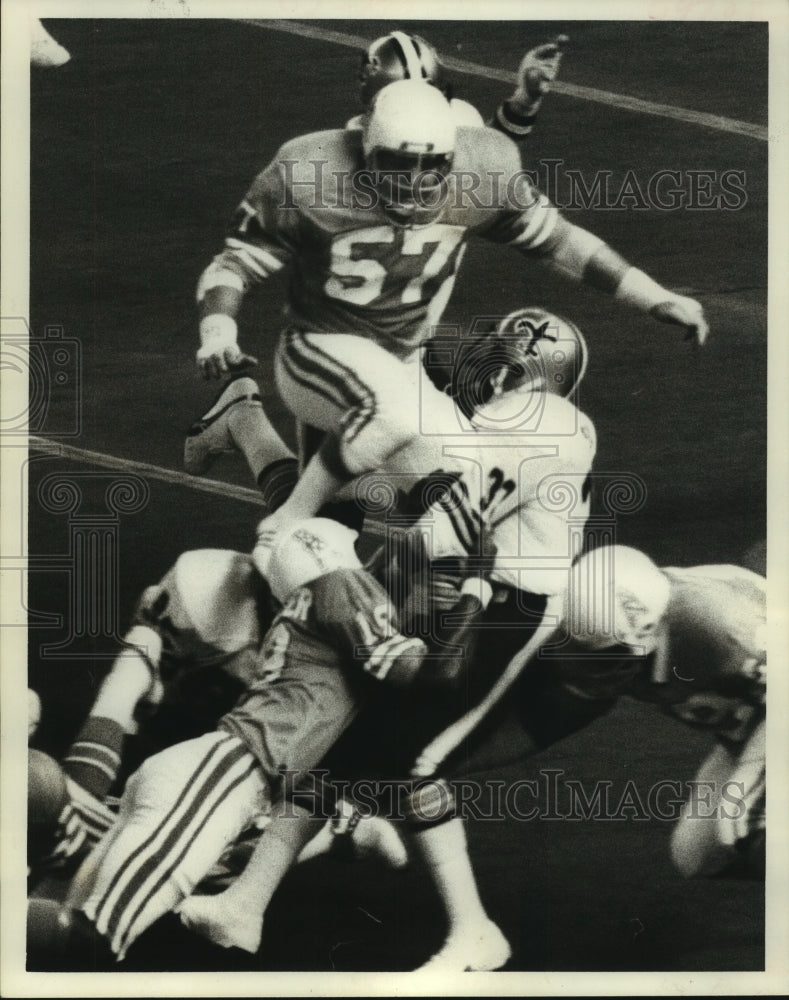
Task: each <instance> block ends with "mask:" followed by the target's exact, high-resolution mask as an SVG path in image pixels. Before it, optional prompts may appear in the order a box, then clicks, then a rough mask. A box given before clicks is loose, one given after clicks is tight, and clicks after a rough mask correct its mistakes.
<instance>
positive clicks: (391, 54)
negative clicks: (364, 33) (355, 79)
mask: <svg viewBox="0 0 789 1000" xmlns="http://www.w3.org/2000/svg"><path fill="white" fill-rule="evenodd" d="M396 80H422V81H423V82H425V83H430V84H433V86H434V87H438V89H439V90H441V91H442V92H444V93H446V92H447V86H446V84H445V82H444V73H443V69H442V66H441V63H440V62H439V59H438V53H437V52H436V50H435V49H434V48H433V46H432V45H431V44H430V43H429V42H426V41H425V40H424V38H420V36H419V35H407V34H406V33H405V32H404V31H393V32H391V33H390V34H388V35H384V36H383V37H381V38H376V40H375V41H374V42H373V43H372V44H371V45H370V47H369V48H368V49H367V51H366V52H365V53H364V55H363V56H362V68H361V72H360V73H359V84H360V94H361V98H362V106H363V107H364V108H369V106H370V103H371V102H372V99H373V97H375V95H376V94H377V93H378V91H379V90H383V88H384V87H385V86H386V85H387V84H389V83H394V82H395V81H396ZM447 96H449V95H448V94H447Z"/></svg>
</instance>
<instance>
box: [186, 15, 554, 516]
mask: <svg viewBox="0 0 789 1000" xmlns="http://www.w3.org/2000/svg"><path fill="white" fill-rule="evenodd" d="M566 41H567V39H566V36H564V35H561V36H559V37H558V38H557V39H555V40H554V41H553V42H548V43H546V44H543V45H539V46H537V47H536V48H534V49H531V50H530V51H529V52H527V53H526V55H525V56H524V58H523V60H522V61H521V64H520V66H519V68H518V74H517V86H516V89H515V92H514V93H513V94H512V96H511V97H510V98H509V99H507V100H506V101H504V102H503V103H502V104H501V105H500V106H499V108H498V109H497V111H496V114H495V115H494V117H493V119H492V121H491V123H490V124H491V125H492V127H494V128H497V129H499V130H500V131H502V132H504V134H505V135H508V136H510V138H512V139H513V140H514V141H515V142H523V141H525V139H526V138H527V137H528V135H529V134H530V133H531V130H532V127H533V125H534V122H535V120H536V117H537V113H538V111H539V108H540V105H541V104H542V101H543V98H544V96H545V94H546V93H548V91H549V90H550V87H551V84H552V83H553V81H554V80H555V79H556V76H557V74H558V71H559V65H560V63H561V59H562V45H563V44H564V43H565V42H566ZM409 79H410V80H421V81H423V82H424V83H426V84H429V85H432V86H434V87H437V88H438V89H439V90H440V91H441V92H442V93H444V94H446V96H447V98H448V99H449V100H450V107H451V110H452V112H453V115H454V117H455V122H456V124H457V125H467V126H468V125H473V126H481V125H483V121H482V116H481V115H480V114H479V112H478V111H477V110H476V108H474V107H473V106H472V105H470V104H469V103H468V102H466V101H461V100H458V99H457V98H454V97H451V91H452V86H451V84H450V83H449V82H448V81H447V79H446V73H445V71H444V69H443V67H442V66H441V63H440V60H439V57H438V53H437V52H436V51H435V49H434V48H433V47H432V46H431V45H430V44H429V43H428V42H426V41H425V40H424V39H423V38H421V37H420V36H418V35H408V34H405V33H404V32H401V31H394V32H391V33H390V34H388V35H384V36H382V37H380V38H377V39H376V40H375V41H374V42H373V43H372V44H371V45H370V46H369V48H368V49H367V51H366V52H365V53H364V55H363V57H362V68H361V72H360V76H359V84H360V86H359V98H360V101H361V105H362V109H363V112H362V114H361V115H358V116H356V117H355V118H352V119H351V120H350V121H349V122H348V123H347V125H346V128H348V129H356V130H361V129H362V126H363V122H364V116H365V115H366V114H367V113H369V110H370V106H371V103H372V100H373V98H374V96H375V95H376V94H377V93H378V91H379V90H381V89H383V87H385V86H386V85H387V84H389V83H393V82H395V81H397V80H409ZM249 360H253V359H249ZM242 367H243V365H242ZM239 404H241V405H239ZM236 449H239V450H241V451H243V453H244V455H245V458H246V460H247V463H248V464H249V467H250V471H251V472H252V476H253V478H254V480H255V482H256V483H257V484H258V485H259V486H260V487H261V490H262V491H263V493H264V496H265V497H266V499H267V501H268V502H269V503H270V504H271V506H272V507H273V508H276V506H278V505H279V503H281V502H282V497H283V496H287V494H288V493H289V492H290V490H291V489H292V487H293V485H294V483H295V481H296V478H297V474H298V463H297V460H296V457H295V455H293V453H292V452H291V450H290V448H288V446H287V445H286V444H285V442H284V441H283V440H282V438H281V437H280V435H279V434H278V433H277V431H276V430H275V429H274V427H273V425H272V424H271V422H270V420H269V419H268V417H267V416H266V413H265V411H264V409H263V405H262V402H261V396H260V390H259V388H258V387H257V386H256V385H254V384H253V383H252V381H251V380H249V381H246V380H244V381H238V382H235V383H234V384H233V383H231V385H230V386H228V387H227V390H226V391H223V392H222V393H220V395H219V398H218V399H217V400H216V402H215V404H214V405H213V406H212V407H211V408H210V409H209V410H208V411H207V413H206V414H205V415H204V416H203V417H202V418H201V419H200V420H199V421H197V422H196V423H195V424H194V425H193V426H192V428H191V429H190V432H189V434H188V436H187V438H186V441H185V445H184V467H185V469H186V471H187V472H190V473H192V474H194V475H201V474H202V473H204V472H205V471H206V470H207V469H208V468H209V465H210V463H211V461H212V460H213V458H214V457H216V456H217V455H220V454H222V453H225V452H230V451H233V450H236Z"/></svg>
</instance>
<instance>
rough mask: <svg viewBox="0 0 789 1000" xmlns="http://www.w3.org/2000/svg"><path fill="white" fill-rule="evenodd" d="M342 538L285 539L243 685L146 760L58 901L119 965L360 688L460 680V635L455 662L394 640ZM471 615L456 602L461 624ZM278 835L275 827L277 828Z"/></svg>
mask: <svg viewBox="0 0 789 1000" xmlns="http://www.w3.org/2000/svg"><path fill="white" fill-rule="evenodd" d="M352 538H353V533H352V532H350V531H349V530H348V529H347V528H343V527H342V526H340V525H338V524H336V523H333V522H327V521H321V520H315V521H311V522H307V523H305V524H302V525H299V526H298V527H297V528H294V529H293V531H292V532H289V533H286V534H285V535H284V536H283V538H282V539H281V540H280V542H279V543H278V546H277V554H278V555H277V557H276V558H275V559H274V560H273V562H272V589H273V591H274V594H275V596H276V597H277V598H279V599H281V600H282V601H283V602H284V604H283V608H282V611H281V612H280V614H279V615H278V616H277V618H276V619H275V621H274V623H273V624H272V627H271V628H270V629H269V631H268V633H267V637H266V641H265V642H264V644H263V647H262V649H261V652H260V655H259V657H258V658H257V663H258V669H257V672H256V675H255V679H254V681H252V683H251V684H250V686H249V688H248V690H247V691H246V692H245V693H244V694H243V695H242V697H241V698H240V700H239V702H238V703H237V704H236V705H235V706H234V708H233V709H232V710H231V711H230V712H229V713H228V714H227V715H225V716H224V717H223V718H222V719H221V720H220V723H219V726H218V728H217V730H216V731H215V732H212V733H209V734H207V735H206V736H204V737H199V738H197V739H196V740H192V741H188V742H187V743H185V744H178V745H176V746H174V747H171V748H170V749H168V750H166V751H163V752H162V753H161V754H158V755H156V756H154V757H153V758H150V759H149V760H147V761H146V762H145V764H144V765H143V766H142V767H141V768H140V769H139V770H138V771H137V772H136V773H135V775H133V776H132V778H131V779H130V781H129V782H128V783H127V785H126V789H125V791H124V794H123V798H122V800H121V806H120V813H119V817H118V821H117V822H116V824H115V825H114V826H113V828H112V829H111V830H110V832H109V833H108V834H107V835H106V836H105V837H104V838H103V839H102V841H101V842H100V843H99V845H98V847H97V848H96V849H95V850H94V851H93V852H92V853H91V854H90V855H89V856H88V858H87V860H86V862H85V863H84V864H83V867H82V868H81V869H80V871H79V872H78V874H77V877H76V878H75V880H74V883H73V887H72V892H71V894H70V897H69V900H68V901H67V902H68V905H69V907H71V908H76V909H78V910H79V911H80V912H81V913H83V914H85V915H86V916H87V917H88V919H89V920H90V921H91V923H92V924H93V925H94V926H95V928H96V930H97V932H98V933H99V934H100V935H101V936H102V937H103V938H105V939H106V941H107V943H108V945H109V947H110V949H111V950H112V952H113V953H114V954H115V955H117V956H118V958H119V959H122V958H123V957H124V955H125V953H126V950H127V949H128V948H129V946H130V945H131V944H132V943H133V941H134V940H136V938H137V937H138V936H139V934H141V933H142V932H143V931H144V930H145V929H146V928H147V927H148V926H150V925H151V923H153V922H154V921H155V920H156V919H157V918H158V917H160V916H162V915H163V914H164V913H166V912H169V911H170V910H172V909H173V908H174V907H175V906H176V905H177V904H178V903H179V902H180V901H181V900H183V899H184V898H185V897H186V896H188V895H189V893H190V892H191V890H192V889H193V888H194V886H195V885H196V884H197V883H198V882H199V881H200V879H201V878H202V877H203V876H204V875H205V874H206V872H207V871H208V870H209V869H210V868H211V866H212V865H213V864H214V862H215V861H216V860H217V859H218V858H219V857H220V855H221V854H222V851H223V850H224V848H225V847H226V846H228V845H229V844H231V843H232V842H233V841H234V840H235V839H236V837H237V836H238V835H239V834H240V833H241V832H243V831H244V830H245V829H246V828H248V827H249V826H250V825H253V824H254V823H255V821H256V818H257V817H258V816H259V815H260V814H261V813H263V814H266V813H267V812H268V809H269V807H270V805H271V802H272V801H273V800H275V799H277V798H278V797H281V794H282V788H281V783H282V773H283V771H286V772H287V773H288V774H291V775H294V774H298V773H300V772H303V771H306V770H308V769H309V768H312V767H314V766H316V765H317V764H318V763H319V762H320V760H321V759H322V757H323V756H324V754H325V753H326V751H327V750H328V748H329V747H330V746H331V745H332V743H333V742H334V741H335V739H336V738H337V736H338V735H339V734H340V733H341V732H342V730H343V729H344V728H345V726H346V725H347V724H348V722H349V720H350V719H351V718H352V717H353V715H354V714H355V713H356V712H357V710H358V708H359V705H360V704H361V703H362V702H363V701H364V699H365V698H366V685H367V684H371V683H372V684H373V687H375V686H376V684H375V683H374V682H372V681H371V678H375V681H376V682H378V681H384V682H385V683H387V684H392V685H394V686H395V687H399V686H409V685H411V684H418V685H420V686H422V685H428V689H432V687H433V686H434V685H435V684H436V683H439V682H441V681H442V680H443V678H444V675H445V673H446V672H447V671H449V672H450V673H453V672H454V673H457V672H458V671H459V669H460V665H459V663H458V662H457V656H458V653H459V655H460V657H461V659H462V655H463V650H464V647H465V642H464V639H463V627H462V626H461V627H460V628H457V627H453V628H452V629H451V630H450V634H449V635H446V634H445V635H444V636H442V637H440V639H443V641H444V644H445V643H446V642H447V640H449V641H450V642H451V644H452V647H453V650H454V651H455V658H453V657H452V656H446V655H440V656H439V657H438V658H436V657H433V658H432V659H431V658H428V656H427V653H428V648H427V647H426V645H425V643H424V642H423V641H422V640H420V639H418V638H412V639H408V638H406V637H404V636H403V635H402V634H400V633H399V632H398V629H397V622H396V619H395V618H394V617H393V614H394V612H393V609H392V605H391V602H390V601H389V598H388V595H387V594H386V592H385V591H384V590H383V589H382V588H381V586H380V584H377V583H376V582H375V580H374V579H373V577H371V576H370V575H369V574H368V573H367V572H366V571H365V570H363V569H362V567H361V564H360V563H359V561H358V559H357V558H356V556H355V553H354V552H353V545H352ZM280 588H282V589H280ZM478 607H479V601H475V600H474V599H473V598H469V599H467V600H463V601H462V602H460V603H459V607H458V613H459V616H460V617H461V618H464V617H465V616H466V610H465V609H466V608H470V610H471V613H472V615H473V614H476V613H477V611H478ZM440 639H439V641H440ZM354 663H358V664H359V666H361V667H362V670H361V671H359V670H358V667H357V670H356V671H354V670H353V669H352V667H353V664H354ZM289 825H290V820H288V821H285V820H283V823H282V824H280V826H279V829H280V831H283V830H285V829H287V827H288V826H289ZM360 825H361V824H360ZM265 836H266V837H270V836H271V831H269V830H267V832H266V834H265ZM294 856H295V855H291V856H290V857H289V858H288V864H289V863H290V861H292V860H293V857H294ZM64 912H67V911H64ZM61 920H63V916H62V915H61Z"/></svg>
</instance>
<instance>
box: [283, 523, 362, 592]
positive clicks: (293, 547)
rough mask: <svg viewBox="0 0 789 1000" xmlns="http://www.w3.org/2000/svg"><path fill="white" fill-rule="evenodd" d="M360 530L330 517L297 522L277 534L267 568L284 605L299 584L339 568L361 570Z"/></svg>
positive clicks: (304, 583) (303, 584) (306, 582)
mask: <svg viewBox="0 0 789 1000" xmlns="http://www.w3.org/2000/svg"><path fill="white" fill-rule="evenodd" d="M358 537H359V534H358V532H356V531H352V530H351V529H350V528H346V527H345V525H344V524H340V522H339V521H332V520H331V519H330V518H328V517H311V518H306V519H305V520H303V521H296V522H294V523H293V524H291V525H288V527H286V528H284V529H283V530H282V531H281V532H279V533H278V534H277V537H276V540H275V542H274V547H273V550H272V553H271V559H270V561H269V564H268V567H267V569H266V578H267V579H268V582H269V586H270V587H271V592H272V594H273V595H274V597H276V599H277V600H278V601H279V602H280V603H281V604H284V603H285V601H286V600H287V599H288V597H289V596H290V595H291V594H292V593H293V592H294V591H295V590H297V589H298V588H299V587H304V586H306V585H307V584H308V583H311V582H312V581H313V580H317V579H318V577H320V576H325V575H326V574H327V573H331V572H333V571H334V570H336V569H361V566H362V564H361V562H360V561H359V557H358V556H357V555H356V548H355V542H356V539H357V538H358Z"/></svg>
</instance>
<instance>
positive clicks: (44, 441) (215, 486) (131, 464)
mask: <svg viewBox="0 0 789 1000" xmlns="http://www.w3.org/2000/svg"><path fill="white" fill-rule="evenodd" d="M29 447H30V450H31V451H42V452H45V453H46V454H48V455H55V456H57V457H58V458H66V459H69V460H70V461H72V462H85V463H87V464H88V465H96V466H98V467H99V468H102V469H116V470H117V471H119V472H136V473H138V474H139V475H141V476H146V477H147V478H148V479H158V480H159V481H160V482H162V483H172V484H173V485H175V486H185V487H187V489H192V490H199V491H200V492H201V493H214V494H216V495H217V496H221V497H229V498H230V499H231V500H241V501H243V502H244V503H252V504H256V505H257V506H258V507H261V506H263V497H262V496H261V494H260V493H259V492H258V490H252V489H248V488H247V487H246V486H235V485H234V484H233V483H221V482H217V481H216V480H215V479H204V478H203V477H202V476H190V475H189V474H188V473H186V472H180V471H178V470H175V469H165V468H163V467H162V466H161V465H150V464H149V463H148V462H136V461H134V459H130V458H117V457H116V456H115V455H105V454H104V453H103V452H100V451H88V449H87V448H76V447H75V446H74V445H71V444H63V443H62V442H60V441H52V440H50V439H49V438H43V437H35V436H31V437H30V439H29Z"/></svg>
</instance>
